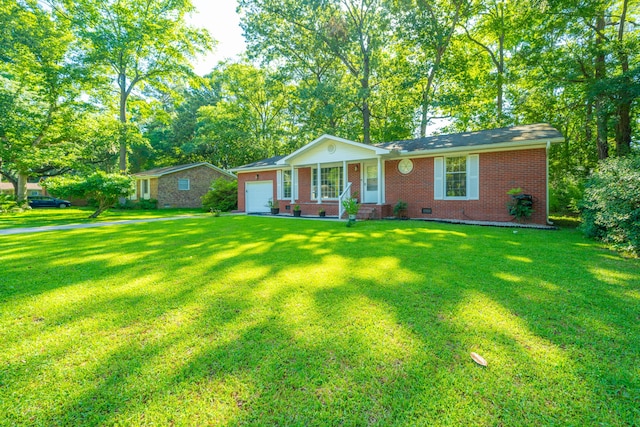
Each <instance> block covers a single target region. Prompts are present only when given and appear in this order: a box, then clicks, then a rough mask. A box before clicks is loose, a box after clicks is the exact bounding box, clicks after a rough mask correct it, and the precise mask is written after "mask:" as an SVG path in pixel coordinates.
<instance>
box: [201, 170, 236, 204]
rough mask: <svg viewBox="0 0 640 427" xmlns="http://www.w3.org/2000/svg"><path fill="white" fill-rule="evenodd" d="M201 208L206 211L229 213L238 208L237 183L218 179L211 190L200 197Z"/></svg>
mask: <svg viewBox="0 0 640 427" xmlns="http://www.w3.org/2000/svg"><path fill="white" fill-rule="evenodd" d="M202 207H203V208H204V210H206V211H212V210H213V211H215V210H219V211H222V212H229V211H231V210H233V209H236V208H237V207H238V181H236V180H235V179H234V180H233V181H229V180H227V179H224V178H218V179H217V180H215V181H213V183H212V184H211V189H210V190H209V192H208V193H207V194H205V195H204V196H202Z"/></svg>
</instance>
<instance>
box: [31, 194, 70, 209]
mask: <svg viewBox="0 0 640 427" xmlns="http://www.w3.org/2000/svg"><path fill="white" fill-rule="evenodd" d="M27 199H28V200H29V206H31V207H32V208H68V207H69V206H71V202H70V201H68V200H62V199H56V198H55V197H50V196H29V197H27Z"/></svg>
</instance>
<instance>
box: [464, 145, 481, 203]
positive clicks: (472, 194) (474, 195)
mask: <svg viewBox="0 0 640 427" xmlns="http://www.w3.org/2000/svg"><path fill="white" fill-rule="evenodd" d="M467 199H469V200H478V199H480V156H479V155H478V154H471V155H469V156H468V157H467Z"/></svg>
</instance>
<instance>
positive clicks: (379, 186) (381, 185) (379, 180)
mask: <svg viewBox="0 0 640 427" xmlns="http://www.w3.org/2000/svg"><path fill="white" fill-rule="evenodd" d="M382 187H383V182H382V158H381V157H380V156H378V204H379V205H381V204H382V203H383V202H384V200H383V199H382Z"/></svg>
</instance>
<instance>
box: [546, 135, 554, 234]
mask: <svg viewBox="0 0 640 427" xmlns="http://www.w3.org/2000/svg"><path fill="white" fill-rule="evenodd" d="M550 149H551V141H547V151H546V156H545V157H546V161H547V172H546V173H547V178H546V187H547V217H546V221H547V225H553V222H552V221H549V150H550Z"/></svg>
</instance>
